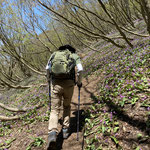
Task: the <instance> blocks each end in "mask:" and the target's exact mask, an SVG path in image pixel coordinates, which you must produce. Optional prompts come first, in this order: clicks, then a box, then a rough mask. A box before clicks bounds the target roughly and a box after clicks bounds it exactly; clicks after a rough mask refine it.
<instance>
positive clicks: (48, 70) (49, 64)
mask: <svg viewBox="0 0 150 150" xmlns="http://www.w3.org/2000/svg"><path fill="white" fill-rule="evenodd" d="M52 56H53V54H52V55H51V57H50V58H49V60H48V63H47V65H46V78H47V81H48V82H50V79H51V74H50V70H51V58H52Z"/></svg>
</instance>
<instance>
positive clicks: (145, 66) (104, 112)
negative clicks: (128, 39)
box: [85, 39, 150, 150]
mask: <svg viewBox="0 0 150 150" xmlns="http://www.w3.org/2000/svg"><path fill="white" fill-rule="evenodd" d="M147 41H148V40H147V39H146V41H145V43H146V42H147ZM106 58H107V59H106ZM106 58H105V57H104V58H103V59H100V60H101V61H102V62H103V67H102V66H101V68H100V69H98V67H97V68H92V67H91V68H90V71H89V73H86V74H85V75H88V74H91V72H92V71H95V70H96V69H97V72H99V70H101V71H102V72H103V82H101V83H100V84H99V85H98V86H99V94H98V95H97V96H95V98H94V99H93V100H94V101H95V104H94V105H92V106H91V108H90V109H89V110H88V112H87V113H89V114H90V117H89V118H86V131H85V140H86V148H85V149H86V150H91V149H94V150H101V149H107V148H108V149H114V148H115V149H124V147H123V146H124V144H123V143H122V142H120V141H119V139H118V137H119V136H118V135H119V134H121V133H122V131H121V128H120V127H121V124H120V121H119V120H120V119H121V118H122V117H123V118H124V119H123V121H127V119H126V118H129V119H130V121H131V122H134V120H135V119H134V114H135V116H136V115H138V110H140V109H142V110H143V114H142V116H141V118H139V119H145V120H144V121H143V123H141V124H142V125H143V128H145V131H146V133H145V137H147V140H149V139H150V137H149V131H147V130H146V129H148V128H150V124H149V113H148V112H149V110H150V65H149V62H150V45H149V44H147V45H146V44H141V45H138V46H136V47H134V48H132V49H131V48H127V49H122V50H119V51H117V52H116V53H115V55H109V56H107V57H106ZM91 59H92V58H91ZM100 60H99V61H100ZM97 62H98V61H97ZM93 66H95V65H93ZM134 108H136V109H135V110H134V112H133V113H132V109H134ZM130 112H131V113H130ZM130 115H132V116H133V118H132V119H131V117H130ZM139 117H140V115H139ZM136 122H138V124H140V123H139V122H140V120H139V121H136ZM132 124H135V123H132ZM133 126H134V125H133ZM137 127H138V125H137ZM143 131H144V130H143ZM141 138H142V137H141ZM135 139H136V140H137V141H138V142H136V144H133V145H134V146H132V148H133V149H140V144H139V143H140V142H139V138H137V137H136V138H135ZM142 139H143V138H142Z"/></svg>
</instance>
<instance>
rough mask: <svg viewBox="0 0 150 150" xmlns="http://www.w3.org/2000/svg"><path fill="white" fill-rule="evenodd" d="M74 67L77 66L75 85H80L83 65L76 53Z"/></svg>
mask: <svg viewBox="0 0 150 150" xmlns="http://www.w3.org/2000/svg"><path fill="white" fill-rule="evenodd" d="M76 56H77V57H76V67H77V85H78V86H80V87H81V86H82V74H83V67H82V63H81V60H80V57H79V56H78V55H76Z"/></svg>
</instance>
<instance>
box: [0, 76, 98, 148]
mask: <svg viewBox="0 0 150 150" xmlns="http://www.w3.org/2000/svg"><path fill="white" fill-rule="evenodd" d="M97 82H98V78H94V77H92V76H90V78H89V79H88V78H87V79H84V80H83V87H82V88H81V94H80V112H81V111H84V110H86V109H88V107H89V106H90V105H91V104H92V103H93V102H92V101H91V95H92V94H95V92H96V87H97ZM77 110H78V87H77V86H75V89H74V95H73V98H72V103H71V134H70V136H69V138H68V139H66V140H63V138H62V133H61V132H60V133H59V135H58V138H57V150H76V149H78V150H82V145H83V143H82V142H83V125H82V126H81V123H80V132H79V141H77ZM62 112H63V111H62V110H61V112H60V116H59V118H61V117H62ZM83 120H84V116H83V115H81V116H80V122H83ZM61 127H62V126H61V123H60V124H59V130H60V131H61ZM47 128H48V122H47V121H46V122H36V123H33V124H32V123H31V124H28V125H24V126H22V123H21V122H20V123H19V122H16V124H14V125H12V126H11V131H12V132H11V134H10V135H9V136H4V137H2V138H1V139H0V143H1V142H2V141H7V140H9V139H12V138H14V139H15V141H13V143H12V145H11V147H9V150H26V148H27V147H28V146H29V144H30V143H31V142H32V141H33V140H32V137H42V139H44V140H45V141H46V142H45V143H44V146H43V147H38V148H37V147H33V146H32V148H31V150H46V147H47V137H48V129H47ZM0 150H1V149H0Z"/></svg>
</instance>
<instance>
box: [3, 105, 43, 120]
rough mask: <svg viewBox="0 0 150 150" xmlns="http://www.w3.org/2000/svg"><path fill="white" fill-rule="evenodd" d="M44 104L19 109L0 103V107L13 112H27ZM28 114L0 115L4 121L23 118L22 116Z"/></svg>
mask: <svg viewBox="0 0 150 150" xmlns="http://www.w3.org/2000/svg"><path fill="white" fill-rule="evenodd" d="M42 106H44V104H41V103H39V104H37V105H35V106H34V107H31V108H23V109H18V108H12V107H8V106H6V105H4V104H2V103H0V107H1V108H3V109H6V110H8V111H12V112H27V111H29V110H32V109H38V108H41V107H42ZM26 115H27V114H22V115H16V116H12V117H11V116H9V117H7V116H4V115H0V120H2V121H9V120H19V119H21V118H22V117H24V116H26Z"/></svg>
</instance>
